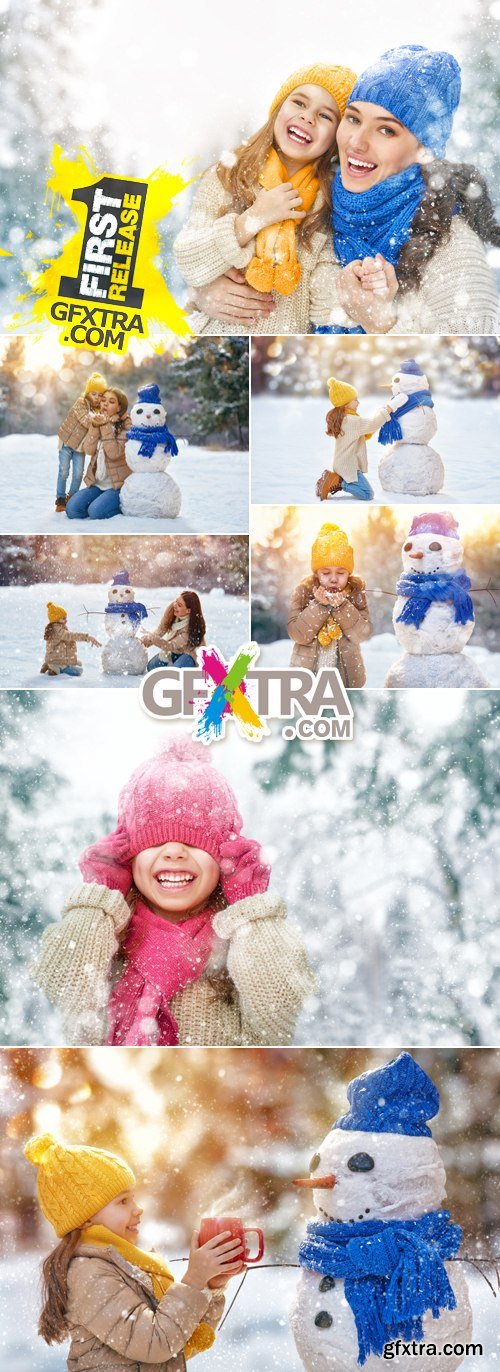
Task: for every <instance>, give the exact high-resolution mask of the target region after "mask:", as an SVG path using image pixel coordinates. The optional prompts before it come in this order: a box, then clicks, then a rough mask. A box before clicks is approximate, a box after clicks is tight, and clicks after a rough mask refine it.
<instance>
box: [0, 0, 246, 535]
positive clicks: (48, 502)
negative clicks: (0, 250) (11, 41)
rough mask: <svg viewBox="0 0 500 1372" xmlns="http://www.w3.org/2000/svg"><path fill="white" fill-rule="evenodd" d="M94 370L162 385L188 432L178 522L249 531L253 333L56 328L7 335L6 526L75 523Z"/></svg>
mask: <svg viewBox="0 0 500 1372" xmlns="http://www.w3.org/2000/svg"><path fill="white" fill-rule="evenodd" d="M0 3H1V0H0ZM0 260H1V259H0ZM93 371H99V372H101V373H103V374H104V377H105V380H106V381H107V382H108V383H109V385H110V386H117V387H118V388H119V389H120V390H122V391H124V392H125V395H127V396H128V400H129V409H131V408H132V406H133V405H134V404H135V400H136V393H137V389H138V387H139V386H145V385H149V384H151V383H152V382H156V384H157V385H158V386H159V387H160V391H161V397H162V401H163V404H164V405H165V407H166V410H167V423H168V425H169V428H170V429H171V431H172V433H173V434H174V435H175V437H176V438H177V439H178V440H179V439H180V438H181V439H183V440H184V443H183V444H180V445H179V446H180V451H179V455H178V457H174V458H173V459H172V461H171V463H170V467H169V470H170V472H171V474H172V476H173V477H174V478H176V479H177V480H178V483H179V485H180V487H181V490H182V497H183V503H182V510H181V514H180V516H179V518H178V519H176V520H175V521H173V520H170V521H169V525H171V527H172V529H173V530H174V531H175V532H176V533H183V532H190V531H197V532H200V533H201V532H207V531H210V532H213V533H219V532H220V533H232V532H233V531H235V532H246V530H247V529H248V436H249V419H248V398H249V355H248V340H247V339H243V338H228V339H221V338H209V339H203V338H189V339H186V340H184V339H178V338H172V339H171V340H170V341H166V342H165V345H164V350H163V352H162V353H161V354H160V355H159V354H157V353H154V352H153V351H152V350H151V348H150V347H149V345H148V344H133V345H132V346H131V348H130V352H129V353H128V354H127V356H126V357H124V358H119V357H117V356H114V355H113V354H107V355H106V356H105V357H103V354H102V353H97V352H87V351H80V350H79V349H77V348H61V347H60V345H59V343H58V342H57V341H56V340H55V339H54V338H53V337H52V336H48V335H45V336H44V337H43V338H39V339H36V340H35V339H34V338H33V339H32V338H29V337H26V336H16V337H11V338H7V337H5V336H4V337H3V338H0V509H1V515H0V528H1V529H2V530H3V531H4V532H7V531H8V532H10V531H11V530H15V531H16V532H21V531H25V532H26V533H32V532H33V531H34V530H37V531H39V532H47V533H49V532H52V533H55V532H56V531H57V533H61V532H63V531H66V530H67V529H68V528H69V525H68V524H67V521H66V519H65V517H64V515H62V516H61V515H60V514H59V515H58V514H55V512H54V501H55V482H56V476H57V465H58V457H57V454H58V444H57V431H58V429H59V428H60V425H61V424H62V421H63V419H65V418H66V415H67V414H68V412H69V410H70V409H71V407H72V405H74V403H75V400H77V398H78V396H79V395H81V394H82V392H83V391H84V390H85V383H86V381H87V378H88V376H89V375H90V373H91V372H93ZM13 473H15V475H14V477H13ZM159 524H160V521H159V520H156V519H148V520H144V519H141V521H140V524H139V521H138V520H136V519H134V518H132V517H128V518H125V516H124V515H122V514H120V515H117V516H116V517H115V520H114V522H113V524H112V525H111V524H108V525H107V527H108V528H111V527H112V528H113V530H114V529H115V528H118V527H119V529H120V532H121V531H123V532H125V531H128V532H129V533H135V532H139V531H141V532H142V531H144V530H146V529H147V530H149V531H150V532H152V533H157V532H159V529H158V525H159ZM162 524H163V521H162V522H161V524H160V527H162ZM61 526H62V527H61ZM136 526H137V528H136ZM71 527H72V531H73V533H76V532H77V531H78V530H80V529H83V530H87V529H88V528H89V521H88V520H76V521H73V523H72V526H71Z"/></svg>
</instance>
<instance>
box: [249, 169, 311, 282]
mask: <svg viewBox="0 0 500 1372" xmlns="http://www.w3.org/2000/svg"><path fill="white" fill-rule="evenodd" d="M314 172H315V164H314V163H309V164H308V165H307V166H306V167H302V169H301V171H298V172H295V174H294V175H293V176H290V174H289V172H287V169H286V167H284V166H283V163H282V162H281V161H280V158H279V157H278V154H277V152H276V151H275V149H274V148H271V151H270V153H269V155H268V157H267V159H266V165H265V167H264V168H263V170H262V171H261V174H260V176H259V184H260V185H261V186H263V187H264V190H266V191H271V190H274V187H275V186H281V185H283V183H284V182H285V181H291V183H292V186H294V187H295V190H297V191H298V192H299V195H300V196H301V197H302V206H301V208H302V209H303V210H305V211H306V213H307V212H308V211H309V210H310V209H312V206H313V205H314V201H315V199H316V196H317V194H318V191H319V181H318V179H317V177H316V176H315V175H314ZM299 222H300V223H303V221H302V220H300V221H299V220H295V219H283V221H282V223H281V224H269V225H268V226H267V228H265V229H260V230H259V233H258V234H257V244H256V255H255V257H252V260H251V262H249V264H248V267H247V269H246V272H245V276H246V279H247V281H248V283H249V285H250V286H254V287H255V290H256V291H273V290H274V291H278V293H279V294H280V295H292V294H293V291H295V290H296V289H297V286H298V284H299V281H300V275H301V272H300V263H299V262H298V261H297V236H296V230H297V224H298V223H299Z"/></svg>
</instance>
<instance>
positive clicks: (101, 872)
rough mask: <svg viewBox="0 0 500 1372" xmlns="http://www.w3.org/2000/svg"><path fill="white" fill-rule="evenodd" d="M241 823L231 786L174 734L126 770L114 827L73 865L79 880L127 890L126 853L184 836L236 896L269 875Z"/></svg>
mask: <svg viewBox="0 0 500 1372" xmlns="http://www.w3.org/2000/svg"><path fill="white" fill-rule="evenodd" d="M242 824H243V821H242V818H241V815H240V813H239V811H238V806H237V803H236V797H235V795H234V792H233V791H232V790H231V787H230V785H229V782H227V781H226V779H225V777H223V776H222V775H221V773H220V772H218V771H217V770H216V768H215V767H213V766H212V759H211V757H210V754H209V753H208V752H207V749H206V748H205V747H204V746H203V744H202V743H193V742H192V740H191V739H188V738H185V737H180V736H179V737H178V738H175V739H173V740H172V742H171V743H170V744H168V746H167V747H166V748H164V749H163V750H162V751H161V752H160V753H157V754H156V756H155V757H152V758H148V760H147V761H146V762H143V763H141V765H140V766H139V767H137V768H136V770H135V772H133V773H132V776H131V777H130V779H129V781H127V783H126V785H125V786H124V787H123V790H122V791H121V792H120V795H119V799H118V824H117V827H116V829H115V830H114V832H113V833H112V834H109V835H108V836H107V837H106V838H104V839H102V840H101V841H100V842H99V841H98V842H97V843H94V844H92V846H91V847H90V848H87V849H86V850H85V852H84V853H82V856H81V858H80V870H81V872H82V874H83V878H84V881H90V882H92V881H97V882H100V883H101V884H103V885H105V886H109V887H111V889H112V890H116V889H118V890H122V891H123V893H124V894H126V892H127V890H129V889H130V886H131V880H132V879H131V874H130V867H129V866H128V864H129V863H130V861H131V859H132V858H133V857H136V856H137V854H138V853H141V852H143V851H144V849H146V848H156V847H159V846H160V845H161V844H164V843H171V842H179V843H186V844H189V845H190V846H191V847H193V848H202V849H203V851H204V852H205V853H209V854H210V856H211V857H213V858H214V859H215V861H216V862H217V863H218V865H219V867H220V869H221V882H222V888H223V891H224V894H225V895H227V896H229V895H230V896H231V900H238V899H242V898H243V897H244V896H247V895H256V894H257V892H259V891H266V890H267V887H268V884H269V876H270V869H269V868H268V867H267V866H265V865H264V864H263V862H262V861H261V856H260V847H259V844H258V843H256V842H255V841H254V840H252V839H244V838H243V837H241V829H242ZM120 864H121V867H122V872H121V875H120V872H119V871H118V865H120ZM226 886H227V889H226Z"/></svg>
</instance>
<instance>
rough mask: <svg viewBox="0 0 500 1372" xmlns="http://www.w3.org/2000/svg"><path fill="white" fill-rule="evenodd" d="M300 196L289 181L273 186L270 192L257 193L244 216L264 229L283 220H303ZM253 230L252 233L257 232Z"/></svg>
mask: <svg viewBox="0 0 500 1372" xmlns="http://www.w3.org/2000/svg"><path fill="white" fill-rule="evenodd" d="M301 205H302V196H301V195H299V192H298V191H297V190H296V189H295V186H292V183H291V181H284V182H283V184H282V185H281V186H273V189H272V191H264V190H261V191H258V193H257V195H256V197H255V200H254V202H253V205H250V207H249V209H248V210H245V214H246V216H247V217H248V219H249V220H250V219H252V220H254V221H255V224H256V225H257V228H259V229H265V228H267V227H268V225H269V224H281V223H282V221H283V219H305V217H306V211H305V210H303V209H301ZM257 228H254V233H256V232H257Z"/></svg>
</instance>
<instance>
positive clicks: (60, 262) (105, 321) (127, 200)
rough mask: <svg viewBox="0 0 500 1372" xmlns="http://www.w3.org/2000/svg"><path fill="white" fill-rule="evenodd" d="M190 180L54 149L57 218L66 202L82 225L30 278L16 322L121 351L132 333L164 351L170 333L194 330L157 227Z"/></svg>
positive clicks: (67, 340)
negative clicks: (121, 172)
mask: <svg viewBox="0 0 500 1372" xmlns="http://www.w3.org/2000/svg"><path fill="white" fill-rule="evenodd" d="M187 184H188V183H187V182H186V181H184V180H183V179H182V177H181V176H178V175H173V174H172V173H171V172H168V171H167V170H166V169H165V168H161V167H160V168H158V169H157V170H156V171H154V172H152V173H151V175H150V176H148V177H146V178H145V180H144V181H138V180H135V179H134V178H131V177H121V176H112V175H108V174H107V173H105V172H101V171H99V169H98V167H97V166H96V165H95V163H94V162H93V160H92V158H91V157H90V155H89V154H88V153H87V152H86V151H85V150H84V151H83V152H82V153H81V154H80V155H79V156H78V157H75V158H71V157H68V156H67V155H66V154H65V153H64V152H63V150H62V148H60V147H58V146H56V147H55V148H54V154H53V160H52V168H51V175H50V176H49V180H48V182H47V194H50V196H51V215H52V217H53V216H54V213H55V212H56V210H58V209H59V208H60V205H61V203H64V204H65V205H66V206H67V208H68V209H70V210H71V213H72V214H73V216H74V218H75V219H76V220H77V224H78V228H77V230H76V232H74V233H73V234H72V235H71V237H70V238H69V239H68V241H67V242H66V243H65V244H64V246H63V248H62V251H61V252H60V253H59V255H58V256H57V257H55V258H53V259H52V260H50V261H48V262H45V263H44V264H43V270H42V271H41V272H40V273H39V274H38V275H36V276H35V277H34V278H33V279H31V280H30V282H29V291H28V293H27V294H26V295H24V296H21V297H20V301H21V310H20V312H19V313H18V314H16V315H15V316H14V319H13V322H12V325H11V327H12V328H14V329H15V330H16V332H19V330H20V329H22V328H26V327H30V326H32V325H33V324H35V325H36V324H39V325H41V326H42V327H44V328H46V326H47V325H51V326H53V327H57V328H59V329H60V333H59V342H60V343H62V344H64V345H66V346H71V347H74V348H86V349H88V348H91V349H101V350H103V351H104V352H115V353H121V354H123V353H126V351H127V347H128V344H129V341H130V339H131V338H136V339H137V338H140V339H145V338H148V339H149V341H150V342H151V344H152V346H153V347H155V346H158V348H160V347H161V346H162V343H161V340H162V337H163V339H164V336H165V330H167V331H169V332H171V333H174V334H176V335H180V336H185V335H186V334H189V333H190V332H191V330H190V328H189V325H188V322H187V319H186V316H185V314H184V313H183V311H182V310H181V309H180V308H179V306H178V305H177V304H176V302H175V300H174V298H173V296H172V295H171V294H170V291H169V290H168V288H167V284H166V282H165V279H164V277H163V275H162V272H161V264H160V246H161V244H160V233H159V229H158V224H159V223H160V222H161V220H163V219H165V218H166V216H167V215H168V214H169V213H170V211H171V209H172V204H173V201H174V200H175V198H176V196H177V195H179V194H180V192H181V191H183V190H184V189H185V187H186V185H187Z"/></svg>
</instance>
